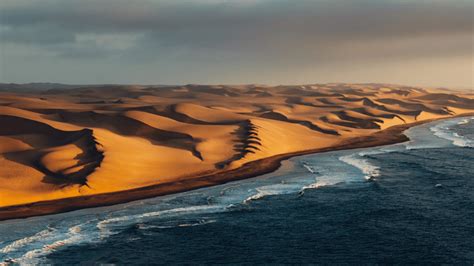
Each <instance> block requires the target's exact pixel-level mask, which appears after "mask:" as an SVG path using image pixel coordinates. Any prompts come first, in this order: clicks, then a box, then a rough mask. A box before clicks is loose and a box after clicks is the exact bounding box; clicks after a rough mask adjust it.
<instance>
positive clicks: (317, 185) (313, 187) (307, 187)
mask: <svg viewBox="0 0 474 266" xmlns="http://www.w3.org/2000/svg"><path fill="white" fill-rule="evenodd" d="M330 185H334V183H328V182H320V181H316V182H315V183H313V184H309V185H307V186H304V187H303V188H302V189H301V192H302V191H304V190H307V189H317V188H320V187H325V186H330Z"/></svg>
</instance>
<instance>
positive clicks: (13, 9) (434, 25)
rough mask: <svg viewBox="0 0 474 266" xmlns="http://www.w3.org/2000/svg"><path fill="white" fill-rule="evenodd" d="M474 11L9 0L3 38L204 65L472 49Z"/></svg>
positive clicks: (398, 4) (214, 0)
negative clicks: (196, 62) (223, 62)
mask: <svg viewBox="0 0 474 266" xmlns="http://www.w3.org/2000/svg"><path fill="white" fill-rule="evenodd" d="M473 9H474V1H471V0H452V1H443V0H432V1H421V0H420V1H416V0H286V1H283V0H233V1H232V0H183V1H175V0H135V1H129V0H5V1H2V2H0V12H1V13H0V34H1V35H0V44H1V43H3V44H9V45H12V44H13V45H16V44H20V45H22V44H27V45H29V46H31V47H36V48H39V49H44V50H45V51H48V52H52V53H53V54H56V56H58V57H62V58H66V57H69V58H87V57H93V58H100V57H110V56H112V57H114V56H115V57H116V58H119V59H122V60H123V59H126V60H131V62H132V61H135V62H141V61H146V60H148V61H153V60H158V59H160V60H161V61H162V62H163V61H166V62H167V63H171V64H180V63H186V62H187V61H186V60H188V61H190V60H191V61H200V62H201V63H202V66H203V67H206V64H208V63H209V64H212V63H215V61H214V60H217V61H219V60H220V61H223V60H235V61H234V62H236V63H239V64H242V67H246V66H245V64H248V62H249V61H252V65H253V66H254V67H255V66H259V67H262V66H265V64H266V63H267V64H274V63H278V62H285V63H287V64H289V65H292V64H293V65H297V64H312V63H314V61H318V63H319V64H324V62H336V61H338V60H346V61H371V60H383V59H388V58H393V59H403V58H414V57H425V58H426V57H431V56H436V57H443V56H447V57H449V56H460V55H461V56H463V55H464V56H466V55H470V54H472V35H473V15H472V12H473V11H472V10H473ZM215 58H220V59H215ZM167 60H168V61H169V62H168V61H167ZM245 62H247V63H245Z"/></svg>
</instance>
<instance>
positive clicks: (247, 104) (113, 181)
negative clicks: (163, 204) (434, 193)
mask: <svg viewBox="0 0 474 266" xmlns="http://www.w3.org/2000/svg"><path fill="white" fill-rule="evenodd" d="M18 86H20V87H21V85H15V86H13V85H12V88H11V90H8V88H6V89H4V90H3V91H1V92H0V125H2V126H1V127H0V184H1V185H0V207H4V206H10V205H17V204H24V203H31V202H36V201H43V200H52V199H61V198H68V197H77V196H84V195H93V194H101V193H109V192H118V191H125V190H130V189H135V188H140V187H144V186H150V185H159V184H166V183H167V182H175V181H177V182H187V181H189V180H192V179H195V178H196V177H198V176H202V175H209V174H214V173H218V174H219V173H224V172H226V171H230V170H235V169H237V168H239V167H246V164H247V163H249V162H255V161H257V160H260V159H263V158H269V157H271V156H277V155H278V156H279V155H282V154H288V153H295V152H299V151H304V150H312V149H326V148H327V149H329V148H331V147H333V146H334V145H342V144H344V143H348V142H350V141H351V139H353V138H357V137H364V136H371V135H372V134H377V133H378V132H380V130H383V129H387V128H388V127H392V126H397V125H404V124H406V123H412V122H417V121H424V120H428V119H434V118H443V117H449V116H453V115H459V114H465V113H471V112H474V96H473V95H472V94H468V93H462V92H456V93H452V94H448V93H444V92H440V90H436V89H426V88H417V87H407V86H395V85H388V84H339V83H334V84H311V85H302V86H274V87H272V86H263V85H239V86H224V85H216V86H207V85H193V84H190V85H184V86H119V85H113V86H112V85H110V86H74V87H64V88H63V87H61V88H54V87H52V88H51V89H49V90H48V89H42V90H38V89H31V88H25V89H22V90H21V92H15V90H16V89H18V88H19V87H18ZM247 165H248V164H247Z"/></svg>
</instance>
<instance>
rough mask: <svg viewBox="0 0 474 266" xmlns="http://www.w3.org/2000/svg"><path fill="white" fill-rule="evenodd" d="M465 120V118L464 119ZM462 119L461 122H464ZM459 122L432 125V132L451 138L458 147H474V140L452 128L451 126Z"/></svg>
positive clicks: (447, 138) (446, 138)
mask: <svg viewBox="0 0 474 266" xmlns="http://www.w3.org/2000/svg"><path fill="white" fill-rule="evenodd" d="M463 121H464V120H463ZM463 121H461V122H463ZM454 124H458V123H457V122H454V123H453V122H445V123H440V124H437V125H435V126H432V127H430V130H431V132H433V134H434V135H435V136H437V137H439V138H442V139H445V140H449V141H451V143H452V144H453V145H455V146H458V147H471V148H473V147H474V141H473V140H470V139H468V138H466V137H464V136H461V135H459V134H457V133H456V132H453V131H452V130H451V128H450V127H451V126H452V125H454Z"/></svg>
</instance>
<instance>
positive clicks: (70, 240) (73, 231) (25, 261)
mask: <svg viewBox="0 0 474 266" xmlns="http://www.w3.org/2000/svg"><path fill="white" fill-rule="evenodd" d="M84 237H85V236H84V235H82V234H81V225H76V226H73V227H71V228H69V229H68V232H67V233H66V234H65V238H63V239H59V240H56V241H55V242H53V243H51V244H44V245H43V246H42V247H41V248H38V249H33V250H30V251H28V252H26V253H25V254H24V255H23V256H21V257H20V258H18V259H15V262H18V263H19V264H20V265H37V264H42V263H43V260H44V257H45V256H46V255H48V254H51V253H53V252H54V251H56V250H57V249H59V248H61V247H64V246H67V245H72V244H77V243H79V242H81V241H82V240H83V239H84Z"/></svg>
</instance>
